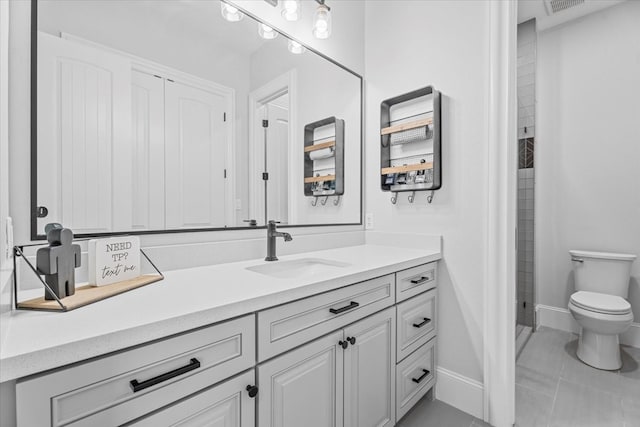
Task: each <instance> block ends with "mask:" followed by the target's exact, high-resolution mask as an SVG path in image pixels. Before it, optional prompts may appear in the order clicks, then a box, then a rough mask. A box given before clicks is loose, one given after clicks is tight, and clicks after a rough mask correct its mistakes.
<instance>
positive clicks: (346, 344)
mask: <svg viewBox="0 0 640 427" xmlns="http://www.w3.org/2000/svg"><path fill="white" fill-rule="evenodd" d="M338 345H339V346H340V347H342V349H346V348H347V347H349V343H348V342H347V341H338Z"/></svg>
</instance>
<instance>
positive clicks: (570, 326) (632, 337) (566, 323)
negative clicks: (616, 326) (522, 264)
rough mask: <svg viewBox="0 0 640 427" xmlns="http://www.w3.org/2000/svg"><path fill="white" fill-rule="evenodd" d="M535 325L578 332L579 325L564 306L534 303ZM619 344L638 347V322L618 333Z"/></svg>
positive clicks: (639, 338)
mask: <svg viewBox="0 0 640 427" xmlns="http://www.w3.org/2000/svg"><path fill="white" fill-rule="evenodd" d="M536 314H537V316H536V325H537V326H547V327H549V328H553V329H559V330H561V331H567V332H573V333H576V334H579V333H580V325H578V322H576V321H575V319H574V318H573V316H572V315H571V312H570V311H569V310H568V309H566V308H559V307H552V306H549V305H542V304H538V305H536ZM620 344H624V345H630V346H632V347H640V323H632V324H631V326H630V327H629V329H627V331H626V332H625V333H623V334H621V335H620Z"/></svg>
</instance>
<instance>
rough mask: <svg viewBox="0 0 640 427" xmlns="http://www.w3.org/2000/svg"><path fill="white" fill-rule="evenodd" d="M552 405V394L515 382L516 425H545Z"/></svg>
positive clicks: (530, 426) (521, 426) (523, 426)
mask: <svg viewBox="0 0 640 427" xmlns="http://www.w3.org/2000/svg"><path fill="white" fill-rule="evenodd" d="M552 407H553V396H547V395H545V394H542V393H538V392H536V391H534V390H531V389H529V388H526V387H522V386H519V385H517V384H516V427H538V426H540V427H546V426H547V425H548V424H549V420H550V417H551V409H552Z"/></svg>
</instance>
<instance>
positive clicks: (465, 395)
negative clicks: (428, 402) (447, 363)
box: [436, 366, 484, 419]
mask: <svg viewBox="0 0 640 427" xmlns="http://www.w3.org/2000/svg"><path fill="white" fill-rule="evenodd" d="M437 371H438V377H437V382H436V399H438V400H441V401H443V402H444V403H447V404H449V405H451V406H453V407H455V408H458V409H460V410H461V411H464V412H466V413H467V414H471V415H473V416H474V417H476V418H479V419H483V412H484V397H483V394H484V386H483V385H482V383H481V382H479V381H476V380H472V379H471V378H467V377H465V376H463V375H460V374H458V373H456V372H453V371H450V370H448V369H445V368H442V367H440V366H438V367H437Z"/></svg>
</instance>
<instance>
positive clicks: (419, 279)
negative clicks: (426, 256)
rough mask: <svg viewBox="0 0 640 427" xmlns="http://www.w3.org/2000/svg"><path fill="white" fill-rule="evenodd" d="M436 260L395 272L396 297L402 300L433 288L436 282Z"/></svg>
mask: <svg viewBox="0 0 640 427" xmlns="http://www.w3.org/2000/svg"><path fill="white" fill-rule="evenodd" d="M437 266H438V263H437V262H430V263H429V264H424V265H419V266H417V267H413V268H410V269H408V270H402V271H399V272H398V273H396V298H397V301H398V302H400V301H404V300H406V299H408V298H411V297H412V296H414V295H418V294H419V293H422V292H424V291H428V290H429V289H432V288H435V287H436V283H437Z"/></svg>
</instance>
